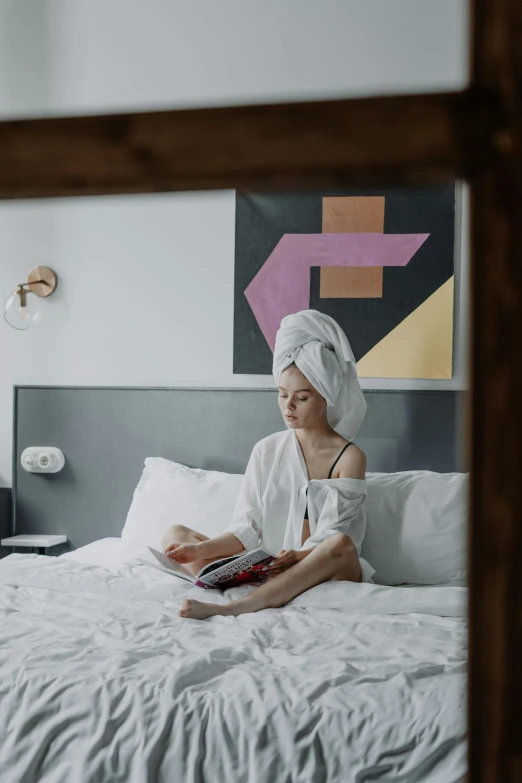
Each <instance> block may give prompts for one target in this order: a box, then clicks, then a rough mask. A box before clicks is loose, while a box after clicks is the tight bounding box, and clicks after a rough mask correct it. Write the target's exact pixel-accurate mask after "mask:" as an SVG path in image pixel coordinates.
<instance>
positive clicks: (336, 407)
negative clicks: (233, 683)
mask: <svg viewBox="0 0 522 783" xmlns="http://www.w3.org/2000/svg"><path fill="white" fill-rule="evenodd" d="M274 377H275V379H276V383H277V384H278V388H279V407H280V409H281V413H282V414H283V417H284V420H285V424H286V426H287V430H286V431H283V432H276V433H275V434H274V435H270V436H269V437H268V438H264V439H263V440H261V441H259V443H257V444H256V445H255V447H254V450H253V451H252V455H251V457H250V460H249V462H248V466H247V470H246V474H245V478H244V481H243V485H242V489H241V492H240V495H239V498H238V501H237V504H236V508H235V511H234V515H233V518H232V522H231V523H230V525H229V527H228V529H227V532H225V533H223V535H221V536H218V537H216V538H210V539H209V538H207V537H206V536H204V535H201V533H198V532H197V531H194V530H190V529H189V528H186V527H183V526H182V525H173V526H171V527H169V528H168V529H167V530H166V531H165V535H164V537H163V548H164V551H165V553H166V554H167V555H169V557H171V558H172V559H173V560H176V561H177V562H178V563H182V564H184V565H185V566H186V567H187V568H189V569H190V571H191V573H193V574H194V575H195V574H197V572H198V571H199V570H200V569H201V568H202V567H203V566H204V565H206V564H207V563H210V562H212V561H214V560H218V559H221V558H223V557H227V556H230V555H234V554H238V553H240V552H243V551H245V550H247V551H249V550H252V549H256V548H257V547H259V546H264V547H265V548H267V549H268V550H269V551H272V552H277V551H278V552H279V554H278V556H277V558H276V559H275V560H274V561H273V562H272V564H271V565H269V566H268V567H267V570H268V574H269V576H270V577H271V578H270V579H269V580H268V581H267V582H265V583H264V584H262V585H261V586H260V587H257V588H256V589H254V590H253V591H252V592H250V593H249V595H247V596H245V597H244V598H240V599H239V600H236V601H231V602H230V603H228V604H224V605H216V604H208V603H203V602H201V601H195V600H185V601H184V602H183V605H182V608H181V611H180V615H181V617H191V618H197V619H204V618H206V617H210V616H212V615H215V614H222V615H239V614H244V613H245V612H257V611H259V609H267V608H274V607H279V606H284V605H285V604H287V603H288V602H289V601H291V600H292V599H293V598H295V597H296V596H298V595H300V594H301V593H303V592H304V591H305V590H308V589H309V588H311V587H314V586H315V585H318V584H320V583H321V582H326V581H329V580H331V579H334V580H344V581H351V582H361V581H363V582H368V581H371V576H372V574H373V573H374V569H373V568H372V567H371V566H370V565H369V564H368V563H367V562H366V561H365V560H363V559H362V558H360V557H359V553H360V548H361V543H362V540H363V537H364V531H365V524H366V520H365V516H364V507H363V503H364V499H365V496H366V482H365V469H366V457H365V455H364V454H363V452H362V451H361V450H360V449H359V448H358V447H357V446H355V445H354V444H353V443H351V440H352V438H353V437H354V436H355V433H356V432H357V430H358V428H359V425H360V424H361V421H362V420H363V418H364V414H365V412H366V402H365V400H364V397H363V394H362V391H361V388H360V386H359V383H358V381H357V373H356V369H355V359H354V357H353V354H352V351H351V349H350V345H349V343H348V340H347V339H346V335H345V334H344V332H343V331H342V330H341V328H340V327H339V325H338V324H337V323H336V322H335V321H334V320H333V319H332V318H330V317H329V316H327V315H324V314H323V313H319V312H317V311H316V310H304V311H302V312H300V313H296V314H295V315H289V316H287V317H286V318H283V320H282V322H281V328H280V329H279V331H278V333H277V337H276V344H275V350H274Z"/></svg>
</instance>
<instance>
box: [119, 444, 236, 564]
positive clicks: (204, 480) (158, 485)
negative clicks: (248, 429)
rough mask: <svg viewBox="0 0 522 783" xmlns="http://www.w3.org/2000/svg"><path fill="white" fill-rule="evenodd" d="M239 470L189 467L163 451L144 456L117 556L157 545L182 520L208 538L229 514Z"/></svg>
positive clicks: (137, 553) (135, 553) (137, 554)
mask: <svg viewBox="0 0 522 783" xmlns="http://www.w3.org/2000/svg"><path fill="white" fill-rule="evenodd" d="M242 481H243V476H242V475H241V474H232V473H220V472H218V471H214V470H200V469H199V468H188V467H187V466H186V465H181V464H180V463H179V462H171V460H168V459H163V458H161V457H148V458H147V459H146V460H145V468H144V470H143V473H142V476H141V479H140V481H139V483H138V486H137V487H136V489H135V490H134V496H133V498H132V503H131V507H130V509H129V513H128V514H127V519H126V521H125V525H124V528H123V531H122V534H121V546H120V556H121V557H123V558H125V559H129V560H132V559H134V558H136V557H140V556H143V555H144V554H146V553H147V550H146V547H147V546H152V547H154V548H155V549H160V548H161V539H162V536H163V533H164V532H165V530H166V528H167V527H168V526H169V525H185V526H186V527H190V528H192V529H193V530H196V531H197V532H198V533H203V534H204V535H206V536H208V537H209V538H212V537H213V536H219V535H220V534H221V533H223V532H224V530H225V528H226V527H227V525H228V524H229V522H230V520H231V519H232V514H233V511H234V507H235V505H236V500H237V496H238V494H239V489H240V487H241V482H242Z"/></svg>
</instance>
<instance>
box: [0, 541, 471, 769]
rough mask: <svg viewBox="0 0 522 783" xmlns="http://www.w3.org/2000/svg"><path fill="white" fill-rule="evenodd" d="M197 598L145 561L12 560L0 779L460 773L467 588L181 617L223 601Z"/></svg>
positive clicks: (366, 587)
mask: <svg viewBox="0 0 522 783" xmlns="http://www.w3.org/2000/svg"><path fill="white" fill-rule="evenodd" d="M110 546H112V545H110ZM101 548H103V547H101ZM99 549H100V547H98V550H99ZM98 555H99V551H98ZM187 587H189V588H190V586H187V585H186V583H184V582H183V581H182V580H179V579H177V578H176V577H171V576H170V575H168V574H162V573H161V572H159V571H156V570H153V569H151V568H148V567H147V566H143V565H135V566H123V567H121V568H119V569H118V568H116V565H115V562H113V567H112V570H109V569H107V568H104V567H101V566H97V565H92V564H89V563H85V562H79V561H78V559H77V558H76V559H74V558H71V557H69V556H67V557H61V558H48V557H40V556H38V555H10V556H9V557H7V558H4V559H3V560H2V561H0V613H1V617H0V664H1V666H0V699H1V702H0V722H1V728H0V730H1V734H0V736H1V737H2V742H1V743H0V780H2V781H4V780H5V781H9V783H18V782H19V781H24V783H33V781H34V782H36V781H42V782H45V783H59V782H61V781H63V783H75V781H78V782H80V781H81V783H91V781H92V783H94V781H101V782H102V783H105V781H107V782H109V781H110V783H118V782H119V781H122V783H123V781H125V783H128V782H129V781H131V782H134V781H136V783H143V782H144V781H150V782H151V783H156V781H158V783H160V782H163V781H165V783H167V781H169V782H170V781H173V782H174V783H178V781H179V783H203V782H204V781H205V782H206V781H209V783H210V782H211V783H221V781H223V782H224V783H225V782H226V783H228V782H229V781H230V783H235V781H241V783H243V782H244V783H264V782H265V781H267V783H268V782H269V783H279V782H280V781H281V783H286V782H287V781H288V783H289V782H290V781H296V783H297V782H299V783H302V782H303V783H304V782H308V781H313V782H314V783H320V782H321V781H328V782H329V783H337V782H339V783H350V782H351V781H354V783H366V782H367V781H368V782H369V781H386V783H392V782H393V781H397V783H398V781H401V783H413V782H414V781H422V783H454V782H456V781H458V780H460V779H461V778H462V776H463V775H464V773H465V760H466V759H465V753H466V748H465V716H466V693H465V691H466V664H465V655H466V621H465V617H464V614H465V601H466V589H465V588H459V587H444V588H431V589H428V588H411V589H404V588H393V587H392V588H389V587H387V588H383V587H380V586H378V585H370V584H361V585H356V584H349V583H343V582H335V583H334V582H332V583H328V584H325V585H320V586H319V587H317V588H314V589H313V590H310V591H308V592H307V593H305V594H304V595H302V596H300V597H299V598H298V599H296V600H295V601H294V602H292V604H290V605H289V606H288V607H285V608H284V609H273V610H265V611H263V612H259V613H257V614H250V615H244V616H242V617H239V618H232V617H215V618H213V619H212V620H209V621H205V622H199V621H197V620H182V619H180V618H179V617H178V610H179V605H180V602H181V600H182V599H183V598H184V597H185V596H186V595H188V594H190V595H192V596H197V597H198V598H200V599H202V600H214V601H217V600H227V597H226V596H224V597H221V596H220V595H219V594H218V595H217V596H216V595H215V594H214V591H212V593H211V594H210V595H209V591H203V590H198V589H189V590H187ZM248 589H249V588H246V587H242V588H238V589H236V590H235V591H229V596H228V599H229V598H231V597H232V596H236V595H238V594H240V592H244V591H246V590H248ZM230 594H232V595H230Z"/></svg>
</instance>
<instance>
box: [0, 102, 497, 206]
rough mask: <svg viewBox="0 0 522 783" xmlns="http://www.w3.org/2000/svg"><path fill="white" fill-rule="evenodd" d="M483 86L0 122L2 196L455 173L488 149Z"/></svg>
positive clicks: (406, 179)
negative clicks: (453, 90)
mask: <svg viewBox="0 0 522 783" xmlns="http://www.w3.org/2000/svg"><path fill="white" fill-rule="evenodd" d="M498 115H499V111H498V107H497V104H496V101H495V99H494V98H493V97H492V96H491V93H489V92H488V91H486V90H484V91H478V90H469V91H465V92H462V93H442V94H431V95H400V96H386V97H376V98H364V99H355V100H334V101H320V102H313V103H293V104H269V105H260V106H239V107H231V108H211V109H196V110H194V109H191V110H179V111H162V112H138V113H133V114H118V115H101V116H85V117H61V118H50V119H34V120H17V121H7V122H1V123H0V198H3V199H16V198H47V197H55V196H89V195H103V194H115V193H147V192H161V191H185V190H212V189H222V188H237V189H247V190H269V189H282V188H290V189H292V188H297V187H307V186H323V187H324V186H335V185H338V184H346V183H351V184H354V185H371V184H386V183H394V184H412V183H422V184H427V183H430V182H442V181H451V180H455V179H458V178H460V177H466V176H469V175H470V174H472V173H473V171H475V170H477V169H478V168H480V167H481V166H483V165H484V164H485V163H487V161H488V160H489V159H490V158H491V156H492V155H494V144H493V142H492V139H493V138H494V133H495V128H496V125H497V124H498Z"/></svg>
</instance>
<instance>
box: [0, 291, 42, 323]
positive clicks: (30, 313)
mask: <svg viewBox="0 0 522 783" xmlns="http://www.w3.org/2000/svg"><path fill="white" fill-rule="evenodd" d="M39 309H40V308H39V304H38V297H36V296H34V295H33V294H27V295H26V296H25V297H24V300H23V303H22V301H21V297H20V294H19V293H18V291H13V293H12V294H11V296H9V297H8V299H7V302H6V303H5V307H4V318H5V320H6V321H7V323H8V324H9V326H12V327H13V328H14V329H22V330H24V329H28V328H29V326H31V324H32V323H34V321H36V320H37V319H38V317H39Z"/></svg>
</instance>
